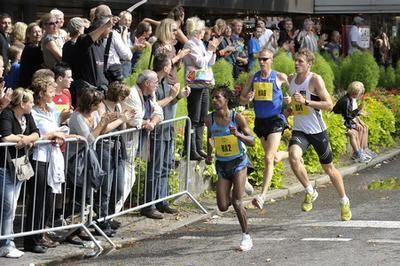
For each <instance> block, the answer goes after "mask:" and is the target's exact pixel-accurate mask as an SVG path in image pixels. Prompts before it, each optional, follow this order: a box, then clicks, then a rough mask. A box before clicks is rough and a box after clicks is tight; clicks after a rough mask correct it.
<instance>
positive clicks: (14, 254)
mask: <svg viewBox="0 0 400 266" xmlns="http://www.w3.org/2000/svg"><path fill="white" fill-rule="evenodd" d="M7 249H8V253H7V255H6V258H13V259H18V258H20V257H21V256H22V255H24V252H22V251H21V250H19V249H16V248H15V247H13V246H9V247H8V248H7Z"/></svg>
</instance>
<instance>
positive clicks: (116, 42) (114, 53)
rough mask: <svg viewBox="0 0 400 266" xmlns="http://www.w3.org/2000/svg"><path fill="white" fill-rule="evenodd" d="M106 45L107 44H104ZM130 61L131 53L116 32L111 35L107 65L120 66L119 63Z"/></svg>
mask: <svg viewBox="0 0 400 266" xmlns="http://www.w3.org/2000/svg"><path fill="white" fill-rule="evenodd" d="M104 43H107V42H104ZM131 59H132V51H131V49H130V48H129V47H128V45H127V44H126V43H124V41H123V40H122V37H121V34H119V33H118V32H116V31H113V33H112V40H111V46H110V55H109V56H108V63H107V65H108V66H110V65H114V64H121V61H130V60H131Z"/></svg>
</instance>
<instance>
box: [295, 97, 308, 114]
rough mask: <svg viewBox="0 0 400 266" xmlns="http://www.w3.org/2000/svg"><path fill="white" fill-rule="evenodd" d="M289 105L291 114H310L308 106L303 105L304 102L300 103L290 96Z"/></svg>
mask: <svg viewBox="0 0 400 266" xmlns="http://www.w3.org/2000/svg"><path fill="white" fill-rule="evenodd" d="M290 105H291V108H292V112H293V115H308V114H310V109H309V108H308V106H305V105H304V104H301V103H297V102H296V101H295V100H294V98H292V102H291V104H290Z"/></svg>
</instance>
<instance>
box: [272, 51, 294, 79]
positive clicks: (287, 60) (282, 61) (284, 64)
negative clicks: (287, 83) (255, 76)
mask: <svg viewBox="0 0 400 266" xmlns="http://www.w3.org/2000/svg"><path fill="white" fill-rule="evenodd" d="M272 69H274V70H276V71H278V72H282V73H285V74H286V75H290V74H292V73H294V72H295V68H294V61H293V59H292V58H291V57H289V56H288V55H287V53H286V52H285V51H284V50H282V49H280V50H279V52H278V53H277V54H276V55H275V56H274V63H273V64H272Z"/></svg>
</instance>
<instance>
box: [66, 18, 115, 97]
mask: <svg viewBox="0 0 400 266" xmlns="http://www.w3.org/2000/svg"><path fill="white" fill-rule="evenodd" d="M118 20H119V18H118V17H111V18H110V17H100V18H96V19H95V20H94V21H93V23H92V26H93V28H92V30H91V31H90V33H89V34H86V35H81V36H79V37H78V39H77V41H76V44H75V49H76V50H75V52H76V54H77V55H78V54H79V57H78V56H76V57H75V60H77V61H76V63H74V64H73V65H75V64H76V65H79V70H78V71H77V73H76V76H75V77H76V79H75V81H76V82H78V81H79V80H81V81H85V82H87V83H89V84H91V85H93V86H96V87H97V88H99V89H100V90H104V89H105V87H106V86H107V85H108V80H107V78H106V76H105V71H104V70H105V69H104V51H105V45H104V40H105V39H106V38H107V36H108V35H109V33H110V32H111V30H112V27H113V26H114V25H115V24H116V23H117V22H118ZM79 82H80V81H79ZM71 89H72V90H71V93H72V100H73V102H74V103H75V100H76V97H77V95H78V94H79V91H77V89H76V88H75V85H73V87H72V88H71Z"/></svg>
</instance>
